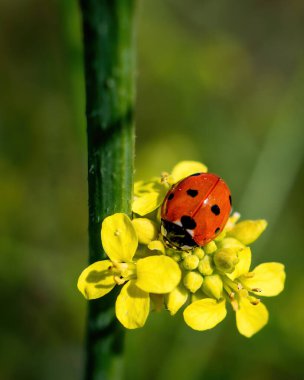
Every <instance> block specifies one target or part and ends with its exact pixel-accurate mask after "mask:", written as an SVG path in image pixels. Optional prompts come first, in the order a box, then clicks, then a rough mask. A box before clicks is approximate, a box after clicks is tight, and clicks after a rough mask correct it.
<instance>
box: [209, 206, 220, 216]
mask: <svg viewBox="0 0 304 380" xmlns="http://www.w3.org/2000/svg"><path fill="white" fill-rule="evenodd" d="M211 211H212V212H213V214H214V215H220V213H221V209H220V208H219V206H218V205H213V206H212V207H211Z"/></svg>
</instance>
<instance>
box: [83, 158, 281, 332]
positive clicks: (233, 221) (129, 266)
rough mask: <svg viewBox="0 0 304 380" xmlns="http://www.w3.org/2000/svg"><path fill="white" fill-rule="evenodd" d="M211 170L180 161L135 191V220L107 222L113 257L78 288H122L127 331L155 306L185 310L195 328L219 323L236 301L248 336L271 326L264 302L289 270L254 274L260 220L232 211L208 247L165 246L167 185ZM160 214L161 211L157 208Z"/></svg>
mask: <svg viewBox="0 0 304 380" xmlns="http://www.w3.org/2000/svg"><path fill="white" fill-rule="evenodd" d="M198 172H207V167H206V166H205V165H204V164H202V163H200V162H196V161H182V162H180V163H178V164H177V165H176V166H175V167H174V168H173V170H172V172H171V173H163V174H162V175H161V176H160V177H155V178H152V179H151V180H149V181H138V182H136V183H135V186H134V201H133V205H132V210H133V212H134V214H135V215H137V216H138V215H139V216H145V215H146V214H149V213H152V212H153V211H155V212H153V214H151V215H150V216H149V219H148V218H146V217H138V218H135V219H133V220H132V221H131V220H130V219H129V218H128V217H127V216H126V215H124V214H114V215H112V216H109V217H108V218H106V219H105V220H104V221H103V224H102V230H101V240H102V245H103V248H104V251H105V252H106V254H107V256H108V258H109V259H108V260H102V261H98V262H96V263H94V264H92V265H90V266H89V267H88V268H86V269H85V270H84V271H83V272H82V274H81V275H80V277H79V280H78V288H79V290H80V291H81V293H82V294H83V295H84V296H85V298H87V299H94V298H99V297H102V296H104V295H105V294H107V293H109V292H110V291H111V290H112V289H113V288H114V286H116V285H123V287H122V289H121V291H120V294H119V296H118V297H117V300H116V307H115V309H116V316H117V318H118V320H119V321H120V322H121V323H122V324H123V325H124V326H125V327H126V328H129V329H134V328H138V327H142V326H143V325H144V324H145V321H146V319H147V317H148V315H149V312H150V309H151V305H150V303H151V301H152V303H153V304H154V309H155V310H161V309H162V308H163V304H165V306H166V308H167V310H168V311H169V313H170V314H171V315H172V316H173V315H175V314H176V313H177V312H178V311H179V310H180V309H181V308H183V307H184V305H186V307H185V309H184V311H183V316H184V320H185V322H186V324H187V325H189V326H190V327H191V328H193V329H194V330H199V331H203V330H208V329H211V328H213V327H215V326H216V325H217V324H219V323H220V322H221V321H222V320H223V319H224V318H225V317H226V314H227V309H226V305H227V303H228V304H231V306H232V308H233V310H234V311H235V313H236V325H237V328H238V330H239V332H240V333H241V334H242V335H244V336H246V337H251V336H252V335H254V334H255V333H256V332H258V331H259V330H260V329H261V328H262V327H263V326H265V325H266V324H267V322H268V311H267V308H266V306H265V305H264V304H263V303H262V302H260V299H259V297H260V296H265V297H271V296H275V295H278V294H279V293H280V292H281V291H282V290H283V288H284V282H285V271H284V266H283V265H282V264H280V263H264V264H260V265H258V266H257V267H256V268H255V269H254V270H252V271H250V265H251V249H250V247H249V245H250V244H252V243H253V242H254V241H255V240H256V239H258V238H259V236H260V235H261V234H262V233H263V231H264V230H265V228H266V227H267V222H266V221H265V220H263V219H261V220H244V221H241V222H239V218H240V214H239V213H237V212H235V213H234V214H233V215H231V217H230V218H229V220H228V222H227V224H226V226H225V228H224V230H223V231H222V232H221V233H220V234H219V235H218V236H217V237H216V238H215V239H214V240H213V241H211V242H209V243H208V244H207V245H205V246H204V247H195V248H193V249H189V251H185V250H179V249H177V248H176V247H175V248H174V249H173V248H170V247H167V246H166V244H165V243H164V241H163V239H162V236H161V233H160V232H161V231H160V230H161V229H160V213H159V211H160V210H159V207H160V205H161V204H162V202H163V199H164V197H165V195H166V193H167V191H168V190H169V189H170V187H171V186H172V185H173V184H175V183H176V182H178V181H180V180H181V179H183V178H185V177H187V176H189V175H191V174H194V173H198ZM157 209H158V210H157Z"/></svg>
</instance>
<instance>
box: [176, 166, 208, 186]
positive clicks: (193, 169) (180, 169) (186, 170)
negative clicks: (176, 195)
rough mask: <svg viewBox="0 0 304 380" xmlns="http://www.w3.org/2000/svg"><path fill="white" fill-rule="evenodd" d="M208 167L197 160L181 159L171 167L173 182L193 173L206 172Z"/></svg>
mask: <svg viewBox="0 0 304 380" xmlns="http://www.w3.org/2000/svg"><path fill="white" fill-rule="evenodd" d="M207 171H208V168H207V166H206V165H204V164H202V163H201V162H198V161H181V162H179V163H178V164H177V165H175V166H174V168H173V169H172V172H171V175H172V177H173V179H174V183H176V182H178V181H180V180H181V179H183V178H186V177H188V176H189V175H191V174H194V173H206V172H207Z"/></svg>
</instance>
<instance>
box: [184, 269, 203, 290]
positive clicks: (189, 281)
mask: <svg viewBox="0 0 304 380" xmlns="http://www.w3.org/2000/svg"><path fill="white" fill-rule="evenodd" d="M203 281H204V279H203V277H202V276H201V275H200V274H199V273H197V272H187V273H186V274H185V276H184V278H183V283H184V285H185V287H186V288H187V289H189V290H190V292H191V293H195V292H196V291H197V290H198V289H199V288H200V287H201V286H202V284H203Z"/></svg>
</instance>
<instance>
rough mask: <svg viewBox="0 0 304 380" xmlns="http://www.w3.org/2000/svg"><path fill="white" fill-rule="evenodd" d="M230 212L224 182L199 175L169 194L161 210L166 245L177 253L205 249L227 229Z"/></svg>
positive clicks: (205, 174) (177, 184)
mask: <svg viewBox="0 0 304 380" xmlns="http://www.w3.org/2000/svg"><path fill="white" fill-rule="evenodd" d="M230 211H231V194H230V190H229V188H228V186H227V185H226V183H225V182H224V181H223V179H222V178H220V177H218V176H217V175H215V174H211V173H196V174H192V175H190V176H189V177H186V178H184V179H182V180H181V181H179V182H177V183H176V184H175V185H173V186H172V188H171V189H170V190H169V191H168V193H167V195H166V197H165V199H164V201H163V204H162V208H161V224H162V227H161V230H162V235H163V237H164V240H165V242H166V243H167V244H168V245H169V246H171V247H173V248H177V249H182V250H189V249H192V248H194V247H196V246H204V245H206V244H207V243H209V242H210V241H211V240H213V239H214V238H215V237H216V236H217V235H218V234H219V233H220V232H221V231H222V230H223V228H224V227H225V224H226V222H227V220H228V218H229V215H230Z"/></svg>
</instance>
